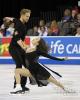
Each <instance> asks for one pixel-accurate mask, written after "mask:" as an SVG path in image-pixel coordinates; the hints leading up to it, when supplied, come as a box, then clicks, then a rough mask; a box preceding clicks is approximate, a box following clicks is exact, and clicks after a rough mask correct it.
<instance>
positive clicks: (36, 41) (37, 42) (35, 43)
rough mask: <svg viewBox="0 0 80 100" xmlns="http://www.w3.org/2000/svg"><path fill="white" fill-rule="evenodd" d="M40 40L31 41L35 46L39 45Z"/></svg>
mask: <svg viewBox="0 0 80 100" xmlns="http://www.w3.org/2000/svg"><path fill="white" fill-rule="evenodd" d="M39 41H40V38H35V39H33V40H32V44H33V45H35V46H37V45H38V44H39Z"/></svg>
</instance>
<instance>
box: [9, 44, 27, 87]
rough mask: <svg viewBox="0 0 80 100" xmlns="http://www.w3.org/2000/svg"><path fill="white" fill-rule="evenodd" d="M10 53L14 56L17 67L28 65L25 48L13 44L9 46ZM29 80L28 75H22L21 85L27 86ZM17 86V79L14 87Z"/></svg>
mask: <svg viewBox="0 0 80 100" xmlns="http://www.w3.org/2000/svg"><path fill="white" fill-rule="evenodd" d="M9 53H10V55H11V56H12V58H13V60H14V62H15V64H16V68H22V66H24V67H26V68H27V67H28V61H25V52H24V50H22V49H21V48H18V47H15V46H13V45H10V46H9ZM26 82H27V77H24V76H22V77H21V86H22V88H24V87H25V85H26ZM15 86H16V81H14V87H15Z"/></svg>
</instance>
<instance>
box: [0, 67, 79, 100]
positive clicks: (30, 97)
mask: <svg viewBox="0 0 80 100" xmlns="http://www.w3.org/2000/svg"><path fill="white" fill-rule="evenodd" d="M47 66H48V67H50V68H51V69H53V70H54V71H57V72H59V73H60V74H61V75H62V76H63V78H62V79H60V80H59V81H61V83H63V84H64V86H65V87H68V88H69V89H72V90H74V91H76V93H65V92H64V91H63V90H61V89H60V88H59V87H57V86H55V85H53V84H52V83H50V84H49V85H48V86H46V87H38V86H37V85H30V84H29V82H28V83H27V84H26V86H27V87H29V88H30V92H28V93H26V94H23V95H20V94H16V95H10V94H9V93H10V91H12V89H13V82H14V69H15V65H0V100H80V65H47Z"/></svg>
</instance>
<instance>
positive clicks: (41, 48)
mask: <svg viewBox="0 0 80 100" xmlns="http://www.w3.org/2000/svg"><path fill="white" fill-rule="evenodd" d="M37 50H39V51H42V52H45V53H48V51H49V46H48V45H47V43H46V42H45V41H44V39H42V38H41V39H40V41H39V45H38V46H37Z"/></svg>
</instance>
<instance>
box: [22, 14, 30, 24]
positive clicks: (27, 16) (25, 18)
mask: <svg viewBox="0 0 80 100" xmlns="http://www.w3.org/2000/svg"><path fill="white" fill-rule="evenodd" d="M22 18H23V21H24V22H28V20H29V18H30V13H25V14H24V15H23V16H22Z"/></svg>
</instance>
